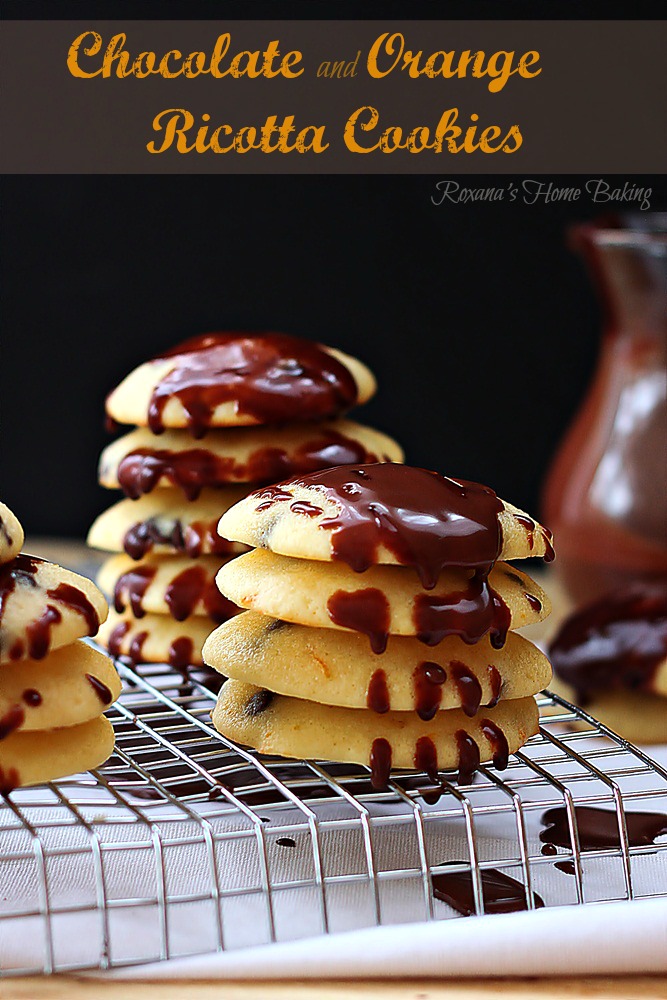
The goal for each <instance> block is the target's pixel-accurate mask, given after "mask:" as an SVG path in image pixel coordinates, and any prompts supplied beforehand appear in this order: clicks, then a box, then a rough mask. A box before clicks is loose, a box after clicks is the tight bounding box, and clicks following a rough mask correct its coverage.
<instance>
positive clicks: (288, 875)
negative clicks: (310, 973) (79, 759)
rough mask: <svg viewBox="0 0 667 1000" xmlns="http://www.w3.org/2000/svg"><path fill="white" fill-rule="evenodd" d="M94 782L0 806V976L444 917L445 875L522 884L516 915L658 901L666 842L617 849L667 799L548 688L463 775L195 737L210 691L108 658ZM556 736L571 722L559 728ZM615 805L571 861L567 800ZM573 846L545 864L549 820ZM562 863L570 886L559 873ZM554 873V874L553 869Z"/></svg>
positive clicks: (24, 793) (190, 680)
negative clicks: (520, 743)
mask: <svg viewBox="0 0 667 1000" xmlns="http://www.w3.org/2000/svg"><path fill="white" fill-rule="evenodd" d="M119 666H120V670H121V673H122V675H123V679H124V682H125V691H124V694H123V695H122V696H121V699H120V701H119V702H118V703H117V704H116V705H115V706H114V707H113V708H112V709H111V711H110V712H109V713H108V714H109V717H110V718H111V720H112V722H113V724H114V727H115V730H116V739H117V744H116V750H115V752H114V754H113V756H112V757H111V759H110V760H109V761H108V762H107V764H105V765H104V766H103V767H102V768H101V769H100V770H99V771H96V772H93V773H91V774H88V775H85V776H80V777H77V778H75V779H68V780H66V781H58V782H54V783H51V784H49V785H45V786H43V787H41V788H40V789H24V790H18V791H16V792H15V793H13V795H12V796H11V798H10V799H9V800H6V801H4V802H3V804H2V806H1V807H0V831H1V837H2V839H1V840H0V970H1V971H4V973H5V974H7V973H10V972H11V974H14V975H16V974H21V973H35V972H52V971H71V970H74V969H86V968H88V969H91V968H100V969H105V968H109V967H114V966H121V965H126V966H127V965H132V964H136V963H141V962H147V961H157V960H165V959H168V958H170V957H175V956H177V955H178V956H183V955H194V954H203V953H208V952H213V951H220V950H224V949H230V948H236V947H242V946H247V945H256V944H262V943H266V944H268V943H271V942H274V941H284V940H289V939H293V938H297V937H306V936H312V935H316V934H320V933H322V934H324V933H330V932H335V931H338V930H343V929H352V928H355V927H364V926H377V925H382V924H390V923H401V922H409V921H416V920H434V919H448V918H452V917H456V916H457V914H456V913H455V911H454V910H452V909H451V908H450V907H449V906H447V905H446V904H445V903H443V902H441V901H439V900H438V899H437V898H436V897H435V896H434V892H433V884H434V883H433V878H434V876H435V875H437V874H439V873H442V872H445V871H446V872H465V873H468V874H469V876H470V879H471V880H472V892H473V900H474V908H475V911H476V913H478V914H481V913H484V912H485V900H484V893H483V883H482V879H483V873H484V872H485V871H487V870H489V869H494V870H498V871H501V872H503V873H505V874H509V875H511V876H512V877H513V878H515V879H516V880H517V881H519V882H520V883H522V884H523V887H524V892H525V905H526V908H527V909H532V908H533V907H534V906H535V903H536V900H535V896H534V892H536V891H538V892H539V893H540V895H541V896H542V898H543V899H544V903H545V905H547V906H549V905H563V904H568V903H570V904H572V903H573V904H581V903H595V902H602V901H608V900H616V899H618V900H622V899H632V898H638V897H649V896H651V897H653V896H667V841H665V842H662V843H661V842H660V841H658V842H656V843H655V844H653V845H649V846H641V847H637V846H631V845H630V843H629V840H628V832H627V825H626V807H627V806H632V807H634V809H635V810H636V809H637V808H639V809H642V808H646V805H647V803H648V807H649V808H650V809H651V810H656V809H660V808H663V809H664V808H665V807H666V806H667V772H666V771H665V770H664V769H663V768H662V767H661V766H659V765H658V764H657V763H655V762H654V761H652V760H651V759H650V758H649V757H648V756H647V755H646V754H645V753H643V752H642V751H641V750H639V749H637V748H636V747H634V746H632V745H631V744H629V743H627V741H625V740H623V739H621V738H620V737H619V736H617V735H616V734H614V733H613V732H611V731H610V730H609V729H607V728H606V727H605V726H603V725H602V724H600V723H599V722H597V721H596V720H595V719H593V718H592V717H591V716H589V715H587V714H586V713H585V712H583V711H581V710H579V709H575V708H574V707H573V706H571V705H569V704H568V703H567V702H565V701H564V700H563V699H561V698H559V697H558V696H556V695H552V694H549V693H547V692H545V693H544V694H543V696H542V697H541V699H540V709H541V726H540V731H539V734H538V735H537V736H536V737H534V738H533V739H531V740H530V741H529V743H528V744H527V745H526V746H525V747H524V748H523V749H522V750H521V751H520V752H518V753H516V754H515V755H513V757H512V758H511V760H510V764H509V767H508V768H507V770H506V771H504V772H502V773H500V772H497V771H496V770H495V769H494V768H492V767H482V768H481V769H480V771H479V772H478V774H477V775H475V777H474V780H473V782H472V783H471V784H470V785H467V786H460V785H458V784H457V782H456V780H455V777H454V776H448V775H443V776H442V777H443V783H442V789H441V792H442V794H441V795H440V797H439V798H437V800H436V796H435V795H433V790H432V788H431V790H430V791H429V786H431V782H430V781H429V779H428V778H427V777H426V776H425V775H416V774H415V773H414V772H397V773H395V774H394V776H393V780H392V782H391V785H390V787H389V789H388V790H387V791H386V792H376V791H374V790H373V788H372V786H371V785H370V781H369V775H368V769H367V768H364V767H357V766H353V765H341V764H331V763H326V762H316V761H288V760H282V759H277V758H269V757H262V756H259V755H255V754H254V753H252V752H249V751H246V750H244V749H242V748H241V747H238V746H236V745H235V744H233V743H232V742H231V741H229V740H227V739H225V738H224V737H222V736H221V735H220V734H218V733H217V732H216V731H215V730H214V729H213V728H212V726H211V722H210V710H211V708H212V703H213V701H214V699H215V697H216V691H217V688H218V683H217V682H218V681H219V678H217V677H216V676H214V675H211V674H208V673H206V672H202V671H199V672H198V671H194V672H192V673H191V674H190V675H188V677H186V678H184V677H182V676H181V675H178V674H175V673H174V672H172V671H170V670H168V669H167V668H165V667H163V666H149V665H143V666H140V667H138V668H136V669H130V668H129V667H128V666H126V665H123V664H120V665H119ZM572 724H575V725H576V728H575V729H573V728H571V727H572ZM584 805H585V806H595V807H599V808H606V809H608V810H612V811H613V812H614V813H615V815H616V820H617V823H618V846H617V847H606V848H600V849H597V850H594V851H589V850H585V851H582V850H581V849H580V843H579V837H578V830H577V817H576V813H575V807H580V806H584ZM554 806H561V807H564V809H565V810H566V816H567V824H568V828H569V833H570V840H571V844H572V848H571V849H570V850H568V849H559V851H558V853H557V855H546V854H544V853H542V847H543V845H542V844H541V842H540V840H539V832H540V830H541V829H542V828H543V824H542V822H541V817H542V815H543V813H544V811H545V810H546V809H549V808H551V807H554ZM564 862H570V863H571V874H564V873H563V863H564ZM556 866H558V870H557V867H556Z"/></svg>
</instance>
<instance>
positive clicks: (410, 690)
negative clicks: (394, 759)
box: [203, 611, 551, 720]
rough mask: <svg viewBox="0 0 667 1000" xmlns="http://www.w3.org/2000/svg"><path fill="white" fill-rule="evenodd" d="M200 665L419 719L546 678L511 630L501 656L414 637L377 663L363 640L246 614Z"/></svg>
mask: <svg viewBox="0 0 667 1000" xmlns="http://www.w3.org/2000/svg"><path fill="white" fill-rule="evenodd" d="M203 655H204V661H205V662H206V663H207V664H208V665H209V666H210V667H213V669H214V670H217V671H219V673H221V674H223V675H224V676H226V677H233V678H234V679H236V680H240V681H244V682H245V683H247V684H253V685H255V686H257V687H262V686H263V687H266V688H269V690H271V691H275V692H276V693H277V694H283V695H288V696H290V697H293V698H300V699H303V700H306V701H316V702H320V703H322V704H325V705H339V706H341V707H345V708H369V709H370V710H371V711H373V712H379V713H380V714H383V713H384V712H387V711H398V712H417V714H418V715H419V716H420V717H421V718H423V719H425V720H428V719H431V718H433V716H434V715H435V713H436V712H438V711H444V710H447V709H453V708H463V710H464V711H465V713H466V714H467V715H471V716H472V715H475V714H476V713H477V712H478V711H480V712H481V711H484V710H485V707H487V706H489V705H493V704H496V703H497V702H498V701H499V700H500V699H501V698H503V699H516V698H523V697H525V696H526V695H529V694H537V692H538V691H541V690H542V689H543V688H545V687H547V686H548V684H549V681H550V680H551V667H550V665H549V661H548V660H547V658H546V656H545V655H544V653H542V652H540V650H539V649H537V647H536V646H533V644H532V643H530V642H528V640H527V639H524V638H522V637H521V636H520V635H515V634H513V633H510V634H509V635H508V636H507V642H506V643H505V645H504V646H503V648H502V649H494V648H493V646H492V645H491V643H490V642H489V639H488V637H485V638H483V639H481V640H480V641H479V642H478V643H476V644H475V645H474V646H470V645H468V644H467V643H464V642H463V641H462V640H461V639H459V638H458V637H457V636H450V637H449V638H447V639H443V641H442V642H441V643H440V644H439V645H437V646H435V647H434V648H433V649H429V650H427V649H425V647H424V645H423V644H422V643H420V642H419V641H418V640H417V639H414V638H408V637H404V636H391V637H390V638H389V642H388V644H387V649H386V651H385V652H384V653H383V655H382V656H377V655H376V654H375V653H373V652H372V650H371V649H370V647H369V645H368V640H367V639H366V637H365V636H363V635H359V634H356V633H354V632H343V631H339V630H334V629H325V628H308V627H306V626H304V625H294V624H291V623H289V622H285V621H280V620H277V619H275V618H267V617H266V616H265V615H261V614H258V613H256V612H254V611H244V612H243V614H241V615H237V617H236V618H234V619H232V620H231V621H228V622H226V623H225V624H224V625H221V626H220V627H219V628H217V629H216V630H215V631H214V632H212V633H211V635H210V636H209V637H208V639H207V640H206V642H205V644H204V650H203Z"/></svg>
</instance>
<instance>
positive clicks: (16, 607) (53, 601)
mask: <svg viewBox="0 0 667 1000" xmlns="http://www.w3.org/2000/svg"><path fill="white" fill-rule="evenodd" d="M106 616H107V604H106V601H105V600H104V597H103V596H102V594H101V593H100V592H99V590H98V589H97V587H96V586H95V584H94V583H91V581H90V580H87V579H86V578H85V577H83V576H79V575H78V574H77V573H71V572H70V571H69V570H66V569H63V568H62V567H61V566H56V565H55V563H51V562H46V561H45V560H43V559H38V558H37V557H36V556H30V555H27V554H26V553H21V554H20V555H18V556H16V557H15V558H14V559H12V560H11V562H8V563H5V564H4V565H2V566H0V663H5V662H8V661H11V660H23V659H26V658H29V659H32V660H40V659H42V658H43V657H45V656H46V654H47V653H48V652H49V650H50V649H57V648H58V647H60V646H65V645H67V644H68V643H70V642H73V641H74V640H75V639H79V638H81V637H82V636H84V635H89V636H92V635H95V633H96V632H97V629H98V627H99V625H100V623H101V622H103V621H104V620H105V618H106Z"/></svg>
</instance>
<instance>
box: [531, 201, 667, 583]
mask: <svg viewBox="0 0 667 1000" xmlns="http://www.w3.org/2000/svg"><path fill="white" fill-rule="evenodd" d="M647 221H648V220H647ZM666 221H667V219H666V218H665V217H664V216H663V217H660V216H654V217H653V230H652V231H651V227H650V225H649V226H646V223H644V227H643V229H642V230H641V231H640V230H639V229H632V230H628V229H604V228H600V227H598V226H596V225H581V226H577V227H575V228H574V229H573V230H572V233H571V235H572V240H573V244H574V247H575V249H577V250H578V251H579V252H580V253H582V254H583V256H584V258H585V260H586V261H587V263H588V266H589V269H590V271H591V273H592V278H593V281H594V283H595V284H596V286H597V289H598V292H599V294H600V297H601V301H602V307H603V316H604V329H603V337H602V343H601V350H600V356H599V360H598V365H597V369H596V372H595V375H594V377H593V381H592V383H591V386H590V388H589V390H588V394H587V396H586V398H585V400H584V402H583V404H582V406H581V408H580V410H579V412H578V414H577V416H576V417H575V419H574V421H573V423H572V425H571V427H570V429H569V431H568V432H567V434H566V436H565V438H564V440H563V442H562V444H561V446H560V448H559V450H558V452H557V454H556V457H555V459H554V461H553V464H552V466H551V469H550V472H549V475H548V477H547V481H546V486H545V491H544V497H543V513H544V521H545V523H546V524H548V525H549V527H550V528H551V529H552V531H553V533H554V539H555V545H556V552H557V559H556V563H555V564H554V566H555V567H556V568H557V571H558V573H559V576H560V578H561V580H562V582H563V583H564V585H565V587H566V589H567V591H568V592H569V595H570V597H571V598H572V599H573V600H574V601H575V602H577V603H579V602H581V601H584V600H588V599H590V598H594V597H597V596H599V595H601V594H602V593H605V592H607V591H609V590H611V589H613V588H614V587H616V586H622V585H624V584H627V583H629V582H631V581H633V580H636V579H650V578H654V577H658V576H662V577H667V233H666V232H665V226H664V223H665V222H666ZM656 223H657V224H656ZM658 230H662V231H658Z"/></svg>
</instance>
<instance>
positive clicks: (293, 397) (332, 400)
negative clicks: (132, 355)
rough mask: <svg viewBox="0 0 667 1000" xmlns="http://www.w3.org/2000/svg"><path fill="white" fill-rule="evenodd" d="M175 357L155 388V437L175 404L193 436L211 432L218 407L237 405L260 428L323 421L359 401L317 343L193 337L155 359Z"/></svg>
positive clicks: (272, 337) (151, 415)
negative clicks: (166, 412)
mask: <svg viewBox="0 0 667 1000" xmlns="http://www.w3.org/2000/svg"><path fill="white" fill-rule="evenodd" d="M164 358H173V359H174V364H173V367H172V369H171V370H170V371H169V372H168V373H167V374H166V375H164V376H163V377H162V378H161V379H160V381H159V382H158V384H157V385H156V387H155V389H154V391H153V395H152V398H151V401H150V405H149V410H148V425H149V427H150V429H151V430H152V431H153V433H154V434H160V433H161V432H162V431H163V430H164V423H163V419H162V417H163V412H164V408H165V406H166V405H167V403H168V402H169V400H170V399H173V398H176V399H178V400H179V402H180V403H181V405H182V407H183V409H184V410H185V412H186V414H187V419H188V427H189V428H190V431H191V433H192V435H193V437H202V435H203V434H205V433H206V431H207V430H208V429H209V427H210V426H211V420H212V417H213V413H214V410H215V409H216V407H218V406H220V405H221V404H223V403H228V402H232V403H233V404H234V410H235V412H236V413H239V414H243V415H244V416H249V417H252V418H253V419H254V420H256V421H257V423H260V424H282V423H287V422H288V421H291V420H299V421H302V420H326V419H328V418H330V417H335V416H338V415H339V414H340V413H343V412H345V411H346V410H349V409H350V408H351V407H352V406H354V404H355V403H356V402H357V398H358V389H357V385H356V382H355V380H354V378H353V376H352V374H351V373H350V372H349V371H348V369H347V368H346V367H345V366H344V365H343V364H341V362H340V361H338V360H337V359H336V358H334V357H333V356H332V355H331V354H329V353H328V352H326V351H325V350H323V348H321V347H320V346H319V345H318V344H314V343H311V342H309V341H305V340H301V339H300V338H298V337H291V336H288V335H286V334H280V333H265V334H257V335H255V336H248V335H244V334H239V333H210V334H203V335H201V336H198V337H193V338H192V339H191V340H187V341H185V343H183V344H179V345H178V346H177V347H175V348H173V350H171V351H169V352H168V353H167V354H164V355H162V356H161V357H160V358H156V359H155V360H156V361H157V360H160V361H161V360H163V359H164Z"/></svg>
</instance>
